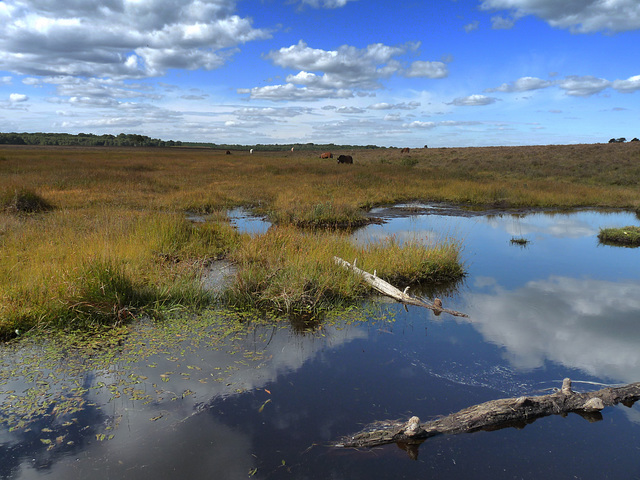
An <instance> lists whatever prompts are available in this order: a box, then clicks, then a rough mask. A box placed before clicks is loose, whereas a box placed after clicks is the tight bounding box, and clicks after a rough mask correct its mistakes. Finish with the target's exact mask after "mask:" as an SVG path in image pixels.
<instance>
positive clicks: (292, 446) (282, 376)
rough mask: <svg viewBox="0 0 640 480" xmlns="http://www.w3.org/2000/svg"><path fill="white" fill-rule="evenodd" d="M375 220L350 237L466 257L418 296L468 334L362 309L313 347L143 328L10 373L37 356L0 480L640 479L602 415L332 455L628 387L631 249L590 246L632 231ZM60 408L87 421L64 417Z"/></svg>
mask: <svg viewBox="0 0 640 480" xmlns="http://www.w3.org/2000/svg"><path fill="white" fill-rule="evenodd" d="M388 220H389V221H388V223H386V224H384V225H375V226H370V227H367V229H365V230H363V231H360V232H358V233H357V234H355V235H354V236H355V237H356V238H357V241H359V242H363V241H368V239H370V238H375V237H377V236H384V235H390V234H395V235H396V237H398V238H404V237H417V238H423V239H425V242H429V241H431V240H433V239H436V240H437V239H439V238H456V239H460V240H461V241H462V242H463V245H464V251H463V257H464V261H465V263H466V267H467V270H468V272H469V275H468V276H467V277H466V279H465V280H464V281H463V282H462V283H460V284H458V285H457V286H454V287H452V286H449V287H448V288H445V289H443V290H441V291H440V292H437V291H436V292H430V294H437V295H438V296H439V297H440V298H442V300H443V303H444V306H445V307H449V308H452V309H454V310H459V311H464V312H466V313H468V314H469V315H470V317H471V319H470V320H467V319H462V318H456V317H451V316H448V315H445V314H443V315H440V316H435V315H434V314H433V313H432V312H431V311H429V310H425V309H419V308H417V307H415V308H413V307H409V309H408V311H406V310H405V309H404V308H403V307H402V306H400V305H397V304H394V303H389V302H379V303H378V302H374V303H371V304H369V305H366V306H364V307H365V313H363V312H361V311H354V312H352V313H351V314H349V313H347V314H345V315H342V316H341V317H340V318H331V319H326V320H325V322H324V323H323V324H322V325H323V326H322V328H314V329H308V330H303V329H297V330H295V331H294V330H293V329H290V328H287V327H284V326H282V325H280V326H276V327H274V326H270V325H269V324H268V322H267V323H264V322H249V321H248V322H247V326H246V327H244V328H236V329H234V330H231V331H226V332H224V335H223V336H224V341H222V342H220V341H218V340H217V339H218V338H220V330H216V328H220V327H211V326H209V324H208V323H207V322H203V323H197V322H196V323H194V325H193V326H192V328H190V329H189V330H188V331H186V330H184V329H180V328H174V327H171V326H167V327H166V329H164V330H163V329H161V328H160V327H154V326H143V327H141V331H140V333H139V335H140V337H139V338H141V339H143V340H142V341H140V340H138V342H140V343H139V344H136V341H134V340H133V339H130V340H128V341H127V342H128V343H127V344H125V345H124V347H123V350H122V351H121V350H118V352H117V353H116V354H114V356H113V358H109V359H108V361H107V362H106V363H104V361H102V362H103V363H100V362H97V363H95V364H94V363H92V361H90V360H79V361H78V363H77V364H73V362H71V360H70V356H72V354H70V353H69V352H65V354H64V355H60V356H59V357H57V358H55V359H53V360H52V361H50V362H49V363H46V364H45V365H42V364H38V363H37V362H35V363H34V362H31V361H29V360H25V359H31V358H37V357H38V356H46V355H50V351H49V348H50V346H47V345H36V346H25V347H23V348H22V349H21V350H19V351H15V352H14V351H6V352H5V353H4V354H3V360H2V361H3V371H4V372H9V371H12V374H6V373H5V375H4V376H3V382H2V383H3V385H0V390H1V391H2V392H3V393H2V394H1V396H0V398H1V399H2V401H3V405H2V408H3V410H2V414H3V416H4V419H5V421H4V423H3V424H2V425H0V478H20V479H27V478H42V477H46V478H52V479H58V478H60V479H62V478H64V479H67V478H69V479H71V478H95V479H109V478H136V479H138V478H140V479H146V478H149V479H174V478H189V479H199V478H207V479H210V478H215V479H241V478H262V479H279V478H295V479H360V478H362V479H371V478H385V479H386V478H391V479H396V478H411V479H414V478H438V479H441V478H446V479H458V478H462V479H467V478H474V479H476V478H478V479H484V478H487V479H489V478H491V479H495V478H498V479H512V478H513V479H515V478H518V479H519V478H525V479H539V478H545V479H549V478H551V479H567V478H583V479H603V478H615V479H632V478H640V411H639V410H638V408H639V407H638V406H635V407H633V408H626V407H622V406H620V407H614V408H607V409H605V410H604V411H603V416H604V419H603V420H602V421H600V422H597V423H589V422H587V421H586V420H584V419H582V418H581V417H579V416H577V415H573V414H572V415H569V416H568V417H566V418H562V417H559V416H553V417H547V418H543V419H540V420H538V421H536V422H535V423H533V424H531V425H528V426H527V427H526V428H524V429H522V430H516V429H504V430H499V431H494V432H479V433H474V434H463V435H455V436H441V437H435V438H432V439H429V440H428V441H426V442H425V443H424V444H422V445H421V446H420V448H419V454H418V458H417V460H412V459H411V458H410V457H409V456H408V454H407V453H406V452H404V451H403V450H401V449H400V448H399V447H397V446H396V445H390V446H386V447H382V448H376V449H371V450H351V449H339V448H331V447H328V446H327V444H328V443H329V442H331V441H334V440H336V439H338V438H339V437H341V436H343V435H348V434H350V433H355V432H357V431H358V430H359V429H360V428H362V427H363V426H364V425H365V424H367V423H369V422H372V421H375V420H384V419H396V418H402V419H406V418H408V417H410V416H412V415H418V416H419V417H420V418H421V419H422V420H428V419H431V418H434V417H437V416H439V415H446V414H449V413H451V412H454V411H457V410H459V409H462V408H465V407H467V406H470V405H474V404H477V403H480V402H484V401H487V400H491V399H496V398H502V397H511V396H520V395H523V394H527V395H529V394H541V393H547V392H548V391H547V389H550V388H552V387H559V386H560V384H561V382H562V379H563V378H565V377H570V378H571V379H572V380H573V381H574V385H573V386H574V389H575V390H577V391H586V390H592V389H599V388H601V385H600V384H608V385H609V384H620V383H628V382H636V381H640V270H639V268H638V267H639V266H640V249H628V248H615V247H608V246H601V245H599V244H598V240H597V238H596V235H597V233H598V229H599V228H601V227H609V226H624V225H637V224H638V223H639V221H638V219H637V218H636V217H635V216H634V215H631V214H626V213H615V214H603V213H597V212H591V211H581V212H577V213H573V214H555V215H550V214H542V213H539V214H531V215H525V216H517V217H516V216H511V215H494V216H486V215H478V216H472V217H458V216H451V215H417V216H413V217H396V216H392V217H390V218H389V219H388ZM242 222H243V220H242V219H241V218H240V219H238V220H237V224H238V226H239V227H240V228H242V226H243V223H242ZM252 222H254V221H252ZM256 226H257V224H255V223H252V227H251V228H256ZM258 227H259V228H258V231H260V228H262V226H258ZM512 237H524V238H526V239H527V240H529V243H528V244H527V245H526V246H525V247H520V246H518V245H514V244H512V243H511V242H510V240H511V238H512ZM400 287H401V288H402V287H403V286H400ZM220 315H223V314H220ZM212 316H213V317H215V316H216V315H212ZM194 322H195V320H194ZM214 323H215V322H214ZM161 330H162V331H161ZM24 362H26V366H24ZM71 364H73V365H71ZM16 365H18V366H16ZM20 365H22V366H20ZM16 368H17V370H16V371H15V372H14V371H13V369H16ZM38 382H40V384H38ZM46 382H48V383H49V385H48V387H47V388H45V389H44V393H42V391H40V393H39V395H41V396H40V397H39V399H40V400H39V401H40V402H41V403H42V401H43V399H44V398H49V399H52V400H53V401H52V402H51V403H50V404H49V405H48V406H47V408H46V409H45V411H43V412H41V415H37V416H34V418H33V419H31V421H30V422H29V423H28V424H25V425H24V426H21V428H15V425H16V422H17V421H18V418H17V416H16V415H12V412H13V413H15V412H14V411H15V410H16V409H21V408H22V405H23V404H24V397H25V396H28V394H29V392H30V391H31V390H30V389H33V390H32V391H33V392H36V390H35V388H36V386H37V385H41V384H42V383H46ZM74 388H75V389H78V390H76V393H75V394H70V393H69V392H70V391H72V390H73V389H74ZM11 392H13V393H11ZM25 392H26V393H25ZM68 398H74V399H75V400H76V401H78V399H80V400H81V401H84V403H83V404H82V408H78V409H75V408H72V409H70V410H68V411H66V410H64V408H63V406H64V404H63V401H64V400H65V399H68ZM58 399H59V400H58ZM21 402H22V403H21ZM34 402H36V403H37V402H38V399H36V400H34ZM56 402H58V403H56ZM61 405H62V406H61ZM56 408H57V410H56ZM20 411H22V410H20ZM12 426H13V427H14V428H13V431H10V430H12V428H11V427H12ZM61 437H62V439H61Z"/></svg>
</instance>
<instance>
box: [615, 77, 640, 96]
mask: <svg viewBox="0 0 640 480" xmlns="http://www.w3.org/2000/svg"><path fill="white" fill-rule="evenodd" d="M612 87H613V88H614V89H615V90H617V91H618V92H620V93H633V92H635V91H638V90H640V75H636V76H634V77H629V78H627V79H626V80H615V81H614V82H613V84H612Z"/></svg>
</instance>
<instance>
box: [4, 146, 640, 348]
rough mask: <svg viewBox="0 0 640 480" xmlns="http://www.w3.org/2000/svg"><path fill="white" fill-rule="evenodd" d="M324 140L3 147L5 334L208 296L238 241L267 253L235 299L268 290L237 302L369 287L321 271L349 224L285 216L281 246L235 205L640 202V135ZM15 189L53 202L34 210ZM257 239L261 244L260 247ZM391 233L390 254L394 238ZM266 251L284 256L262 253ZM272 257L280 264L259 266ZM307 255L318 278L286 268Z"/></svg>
mask: <svg viewBox="0 0 640 480" xmlns="http://www.w3.org/2000/svg"><path fill="white" fill-rule="evenodd" d="M317 153H318V154H317V155H316V154H315V153H312V152H295V153H292V152H290V151H283V152H260V151H254V154H253V155H249V154H248V152H247V153H238V152H234V153H233V154H232V155H225V154H224V151H216V150H209V149H189V148H163V149H161V148H156V149H153V148H146V149H144V148H82V147H75V148H74V147H70V148H67V147H32V146H0V158H1V161H0V199H4V200H3V201H2V204H1V205H0V301H1V303H0V330H1V332H0V335H6V334H7V332H9V331H12V330H13V329H14V328H21V329H24V328H29V327H30V326H34V325H37V324H40V323H46V322H58V323H62V324H73V323H74V322H76V321H80V323H82V321H93V320H95V319H98V321H101V322H102V321H115V322H118V321H120V319H121V316H122V315H128V312H130V311H134V312H135V313H138V312H140V311H151V312H153V311H154V309H157V308H163V306H169V307H170V306H171V305H178V304H187V305H188V304H193V305H200V304H204V303H206V302H207V298H206V297H207V295H206V292H201V291H199V290H198V287H197V282H195V278H196V277H197V273H198V269H199V268H201V267H202V265H203V263H204V262H206V260H207V259H211V258H215V257H218V256H221V255H226V254H230V253H232V254H233V251H234V249H235V248H237V247H238V246H241V247H242V252H243V253H236V254H234V255H237V256H234V258H237V259H238V261H240V262H248V260H246V259H247V258H253V259H254V260H253V262H254V265H253V266H251V268H248V269H247V271H249V272H251V273H250V274H246V275H244V276H242V272H241V275H240V277H239V279H240V280H239V281H241V282H245V283H246V284H247V289H246V290H245V293H244V294H240V293H238V292H240V289H238V288H237V289H236V290H235V298H236V299H241V298H242V297H243V295H244V296H245V297H246V296H247V295H246V292H254V293H255V296H254V297H253V299H250V300H248V301H242V302H239V303H254V304H260V303H271V305H272V306H275V308H277V309H282V310H287V309H290V308H294V309H295V308H306V307H308V306H310V305H313V306H314V307H313V308H316V307H315V306H317V305H321V304H324V303H327V302H331V301H335V299H338V298H350V296H352V295H353V294H354V293H355V295H356V296H357V295H359V293H358V292H359V287H357V286H355V284H353V282H351V280H349V279H346V283H344V285H343V286H339V287H336V286H332V285H331V281H330V280H329V279H328V277H326V275H327V272H326V271H323V269H324V268H329V267H326V262H327V260H326V258H328V257H329V256H332V255H334V254H338V255H340V251H343V250H348V251H347V252H345V254H346V256H347V257H348V258H349V257H350V255H349V254H350V253H351V251H350V250H349V249H350V248H354V247H347V246H345V240H344V238H340V235H337V234H326V233H315V234H311V233H306V234H301V233H300V232H298V235H299V236H300V237H301V238H300V239H295V238H294V237H295V235H294V234H293V233H292V231H291V230H289V229H285V230H282V232H285V233H283V235H285V236H287V237H290V238H289V240H288V241H287V242H288V243H287V245H288V246H287V247H286V248H284V247H283V249H282V252H285V253H286V255H285V256H286V258H287V260H286V261H285V260H283V258H282V257H278V255H279V253H278V252H279V251H278V250H277V248H276V246H277V238H274V239H272V238H271V237H270V236H269V235H266V236H265V238H261V239H259V240H247V239H246V238H240V236H238V235H237V234H236V233H235V232H233V230H232V229H231V227H230V226H229V225H228V224H227V223H226V222H225V220H224V217H225V215H224V210H225V209H226V208H229V207H234V206H245V207H249V208H251V209H253V210H254V211H255V212H257V213H261V214H268V215H269V217H270V218H271V219H272V220H273V221H274V222H276V223H278V224H279V225H281V226H287V225H293V226H306V227H308V226H310V227H316V228H317V227H337V226H354V225H358V224H359V223H360V222H362V221H363V218H364V217H363V215H364V213H365V210H366V209H367V208H370V207H372V206H375V205H382V204H393V203H396V202H404V201H408V200H422V201H446V202H453V203H460V204H467V205H474V206H480V207H482V206H500V207H510V206H513V207H527V206H530V207H575V206H592V207H623V208H630V209H636V210H638V209H640V196H639V195H638V182H640V142H633V143H626V144H597V145H568V146H534V147H487V148H460V149H415V150H412V151H411V154H410V156H409V157H407V155H402V154H401V153H400V151H399V150H396V149H374V150H362V151H357V150H356V151H347V152H344V153H347V154H350V155H353V157H354V162H355V163H354V165H337V164H336V162H335V161H334V160H321V159H319V158H318V156H319V153H320V152H317ZM16 192H27V194H28V195H27V197H28V198H29V199H31V200H30V201H34V200H37V201H39V200H42V201H43V202H45V204H46V205H47V206H48V207H49V206H50V207H52V208H53V210H50V211H48V212H42V213H29V212H33V211H37V210H39V209H37V208H36V209H32V210H30V209H29V208H24V209H23V210H24V211H20V210H21V208H22V207H20V208H18V205H23V204H22V203H19V202H18V201H17V199H18V197H17V196H16ZM12 202H13V203H12ZM27 205H31V204H27ZM187 211H194V212H207V213H210V212H222V213H219V218H218V221H216V222H213V223H210V224H207V225H201V226H197V225H192V224H190V223H189V222H187V221H186V220H185V219H184V218H185V212H187ZM316 236H317V238H316ZM254 242H257V245H253V243H254ZM270 242H276V243H275V244H272V243H270ZM296 242H311V243H312V244H313V242H321V245H318V246H313V245H311V246H310V245H307V244H306V243H305V244H304V245H299V248H311V250H312V251H313V252H314V253H313V254H312V255H311V256H310V257H309V258H307V259H305V258H304V255H303V254H300V256H297V255H296V254H295V248H294V246H292V245H296V244H297V243H296ZM335 242H338V243H335ZM265 245H269V246H270V250H273V251H272V252H266V250H265ZM312 247H313V248H312ZM253 248H255V249H258V250H260V255H257V254H255V255H253V256H252V255H251V249H253ZM380 248H382V250H383V251H385V252H387V253H389V252H391V251H393V249H394V248H396V246H394V245H384V246H381V247H380ZM403 248H407V247H403ZM423 250H424V249H423ZM265 253H272V254H273V255H275V257H274V258H273V259H271V260H264V257H266V255H265ZM370 255H372V256H374V257H378V260H381V258H383V257H389V258H391V257H407V258H412V261H413V262H415V261H417V260H416V259H415V257H413V256H412V255H413V254H411V255H409V253H408V250H402V251H398V252H394V253H393V254H385V255H374V254H373V252H369V253H367V254H365V255H364V256H362V255H360V254H358V257H359V258H360V257H361V256H362V262H364V263H363V265H364V266H365V267H366V262H367V261H368V260H367V257H368V256H370ZM264 262H270V264H269V263H267V264H266V265H265V266H264V268H263V270H262V271H261V273H260V272H259V271H258V270H259V269H258V270H256V269H257V268H258V266H261V265H262V263H264ZM304 262H311V263H310V264H305V265H303V263H304ZM375 263H376V265H372V266H371V269H377V270H378V273H379V275H382V274H383V273H382V272H384V271H385V269H387V271H388V275H389V278H390V279H391V280H393V278H394V275H399V277H398V278H403V279H404V278H406V279H407V280H408V281H412V279H413V273H410V272H404V273H402V272H403V270H402V267H401V266H400V265H390V266H388V267H384V266H381V265H378V264H379V263H380V261H376V262H375ZM318 265H324V267H318ZM260 268H262V267H260ZM318 269H320V270H318ZM295 270H299V271H300V272H303V274H301V275H300V276H301V278H302V280H304V281H300V280H296V281H291V282H289V281H288V280H289V279H290V278H291V279H293V277H294V274H293V272H294V271H295ZM271 275H276V276H281V277H282V281H280V282H279V284H274V285H271V286H268V287H267V288H266V289H264V288H263V285H261V284H260V282H263V283H265V282H267V280H269V282H267V283H272V282H271V278H270V277H269V276H271ZM329 275H330V276H331V275H338V273H337V272H335V271H330V272H329ZM254 277H255V278H254ZM305 279H306V280H305ZM350 282H351V283H350ZM278 285H279V286H278ZM287 285H291V286H290V287H289V286H287ZM294 285H295V286H294ZM309 285H313V288H309ZM270 288H271V289H272V290H269V289H270ZM287 288H290V289H293V290H295V292H289V290H287ZM349 292H352V293H349ZM296 298H297V299H298V300H291V299H296ZM260 299H262V300H260ZM309 299H311V300H309ZM292 305H293V307H292ZM123 309H124V310H123ZM145 309H146V310H145ZM109 319H110V320H109ZM18 325H20V327H18Z"/></svg>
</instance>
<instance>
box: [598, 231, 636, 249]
mask: <svg viewBox="0 0 640 480" xmlns="http://www.w3.org/2000/svg"><path fill="white" fill-rule="evenodd" d="M598 239H599V240H600V243H603V244H606V245H614V246H615V245H620V246H624V247H638V246H640V227H635V226H628V227H622V228H601V229H600V233H598Z"/></svg>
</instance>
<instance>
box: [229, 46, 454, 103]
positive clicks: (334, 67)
mask: <svg viewBox="0 0 640 480" xmlns="http://www.w3.org/2000/svg"><path fill="white" fill-rule="evenodd" d="M419 45H420V44H419V43H407V44H404V45H400V46H395V47H392V46H388V45H384V44H382V43H375V44H371V45H368V46H367V47H365V48H356V47H353V46H349V45H342V46H341V47H339V48H338V49H337V50H322V49H319V48H311V47H309V46H308V45H307V43H305V42H304V41H303V40H300V41H299V42H298V43H297V44H295V45H291V46H289V47H283V48H281V49H279V50H273V51H271V52H269V53H268V54H267V55H266V56H265V58H267V59H269V60H271V61H272V62H273V63H274V64H275V65H277V66H279V67H282V68H288V69H294V70H298V73H296V74H291V75H288V76H287V78H286V81H287V83H286V84H284V85H270V86H265V87H254V88H251V89H247V88H241V89H238V93H240V94H249V95H250V97H251V98H260V99H269V100H294V99H295V100H317V99H319V98H349V97H352V96H354V95H359V96H361V95H363V94H364V95H365V96H366V95H369V93H370V91H371V90H377V89H379V88H381V87H382V85H381V84H380V81H381V80H382V79H385V78H389V77H390V76H392V75H394V74H400V73H403V71H402V68H401V65H400V62H399V60H398V59H397V57H399V56H401V55H404V54H406V53H407V52H409V51H413V50H416V49H417V48H418V47H419ZM414 65H415V69H413V70H412V69H410V70H409V71H408V73H411V72H412V71H414V72H415V75H413V76H427V75H430V76H432V78H441V76H442V75H443V68H444V71H445V72H446V66H444V64H442V63H441V62H414Z"/></svg>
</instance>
